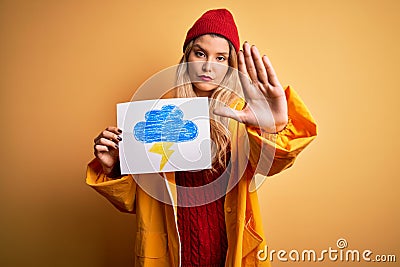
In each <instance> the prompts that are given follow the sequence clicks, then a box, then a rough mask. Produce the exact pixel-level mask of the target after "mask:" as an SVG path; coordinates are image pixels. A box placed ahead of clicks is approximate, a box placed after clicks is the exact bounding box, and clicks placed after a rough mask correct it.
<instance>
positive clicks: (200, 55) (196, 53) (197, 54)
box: [194, 51, 205, 57]
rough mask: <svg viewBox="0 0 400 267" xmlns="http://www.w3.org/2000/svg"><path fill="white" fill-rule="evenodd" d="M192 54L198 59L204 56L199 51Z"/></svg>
mask: <svg viewBox="0 0 400 267" xmlns="http://www.w3.org/2000/svg"><path fill="white" fill-rule="evenodd" d="M194 54H195V55H196V56H198V57H204V56H205V55H204V53H203V52H200V51H196V52H194Z"/></svg>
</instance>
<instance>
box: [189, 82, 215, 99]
mask: <svg viewBox="0 0 400 267" xmlns="http://www.w3.org/2000/svg"><path fill="white" fill-rule="evenodd" d="M193 87H194V88H193V89H194V91H195V92H196V94H197V96H211V95H212V93H213V92H214V90H215V89H217V88H218V85H216V84H213V83H208V82H196V83H193Z"/></svg>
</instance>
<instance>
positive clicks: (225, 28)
mask: <svg viewBox="0 0 400 267" xmlns="http://www.w3.org/2000/svg"><path fill="white" fill-rule="evenodd" d="M207 33H215V34H219V35H222V36H223V37H225V38H226V39H227V40H229V41H230V42H231V43H232V44H233V46H234V47H235V50H236V52H238V51H239V48H240V42H239V34H238V30H237V28H236V24H235V21H234V20H233V16H232V14H231V13H230V12H229V11H228V10H226V9H213V10H209V11H207V12H206V13H204V14H203V15H202V16H201V17H200V18H199V19H198V20H197V21H196V22H195V23H194V25H193V26H192V28H190V30H189V31H188V33H187V35H186V39H185V43H184V44H183V51H185V48H186V46H187V44H188V43H189V42H190V41H191V40H192V39H194V38H196V37H199V36H201V35H203V34H207Z"/></svg>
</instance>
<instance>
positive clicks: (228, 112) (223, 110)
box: [213, 107, 243, 123]
mask: <svg viewBox="0 0 400 267" xmlns="http://www.w3.org/2000/svg"><path fill="white" fill-rule="evenodd" d="M241 112H242V111H240V110H234V109H231V108H229V107H219V108H216V109H214V110H213V113H214V114H215V115H218V116H222V117H227V118H230V119H234V120H236V121H238V122H242V123H243V120H242V119H241V116H240V115H241Z"/></svg>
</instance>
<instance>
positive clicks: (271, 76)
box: [262, 55, 281, 87]
mask: <svg viewBox="0 0 400 267" xmlns="http://www.w3.org/2000/svg"><path fill="white" fill-rule="evenodd" d="M262 59H263V62H264V66H265V68H266V70H267V75H268V81H269V83H270V84H271V85H272V86H274V87H275V86H281V84H280V82H279V80H278V76H277V75H276V73H275V70H274V67H273V66H272V64H271V61H270V60H269V58H268V57H267V56H265V55H264V56H263V57H262Z"/></svg>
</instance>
